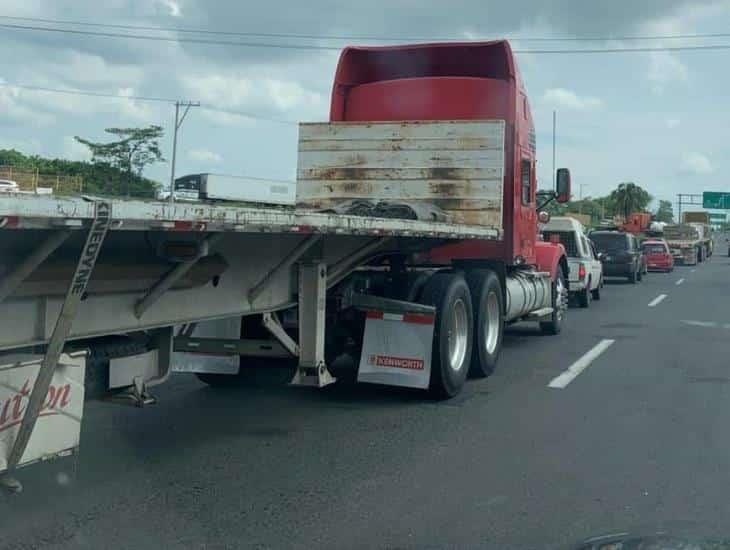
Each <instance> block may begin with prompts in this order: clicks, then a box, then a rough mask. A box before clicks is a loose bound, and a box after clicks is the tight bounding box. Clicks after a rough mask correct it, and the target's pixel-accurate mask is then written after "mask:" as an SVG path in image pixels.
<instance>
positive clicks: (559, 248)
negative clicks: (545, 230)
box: [535, 242, 568, 284]
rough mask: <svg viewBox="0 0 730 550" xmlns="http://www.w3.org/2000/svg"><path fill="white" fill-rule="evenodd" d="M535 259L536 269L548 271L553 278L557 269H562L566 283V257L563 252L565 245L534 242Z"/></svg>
mask: <svg viewBox="0 0 730 550" xmlns="http://www.w3.org/2000/svg"><path fill="white" fill-rule="evenodd" d="M535 260H536V261H537V269H538V270H539V271H544V272H548V273H550V277H551V278H553V279H555V275H556V273H557V272H558V269H562V270H563V275H564V276H565V282H566V284H567V282H568V258H567V256H566V254H565V247H563V245H562V244H554V243H546V242H537V243H535Z"/></svg>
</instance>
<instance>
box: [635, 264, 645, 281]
mask: <svg viewBox="0 0 730 550" xmlns="http://www.w3.org/2000/svg"><path fill="white" fill-rule="evenodd" d="M643 278H644V268H643V267H641V266H639V271H637V272H636V280H637V281H639V282H641V281H642V279H643Z"/></svg>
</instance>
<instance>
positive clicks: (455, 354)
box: [420, 272, 474, 398]
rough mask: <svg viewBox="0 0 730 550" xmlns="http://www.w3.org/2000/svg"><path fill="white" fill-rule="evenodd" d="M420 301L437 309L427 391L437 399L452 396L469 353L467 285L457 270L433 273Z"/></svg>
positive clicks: (459, 384) (471, 330)
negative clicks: (455, 271) (454, 271)
mask: <svg viewBox="0 0 730 550" xmlns="http://www.w3.org/2000/svg"><path fill="white" fill-rule="evenodd" d="M420 302H421V303H423V304H427V305H431V306H434V307H435V308H436V325H435V327H434V333H433V348H432V352H431V378H430V382H429V391H430V392H431V394H432V395H434V396H435V397H437V398H449V397H453V396H455V395H456V394H457V393H459V391H461V388H462V386H463V385H464V381H465V380H466V375H467V371H468V370H469V361H470V360H471V356H472V351H471V350H472V340H473V334H474V328H473V327H474V319H473V312H472V299H471V293H470V292H469V286H468V285H467V284H466V281H465V280H464V277H463V276H462V275H461V274H459V273H449V272H442V273H436V274H435V275H433V276H432V277H431V278H430V279H429V280H428V282H427V283H426V285H425V286H424V288H423V292H422V294H421V300H420Z"/></svg>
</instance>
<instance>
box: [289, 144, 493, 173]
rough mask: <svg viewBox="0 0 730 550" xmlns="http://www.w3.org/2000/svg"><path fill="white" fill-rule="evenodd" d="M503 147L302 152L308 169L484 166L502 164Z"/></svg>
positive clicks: (301, 157) (301, 154)
mask: <svg viewBox="0 0 730 550" xmlns="http://www.w3.org/2000/svg"><path fill="white" fill-rule="evenodd" d="M502 161H503V155H502V151H501V150H490V149H485V150H484V151H463V150H452V151H300V153H299V167H300V168H302V169H308V168H345V167H347V168H379V169H382V168H403V167H409V168H484V167H492V168H495V167H497V166H501V165H502Z"/></svg>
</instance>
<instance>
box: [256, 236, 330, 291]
mask: <svg viewBox="0 0 730 550" xmlns="http://www.w3.org/2000/svg"><path fill="white" fill-rule="evenodd" d="M321 240H322V235H310V236H309V237H307V238H306V239H304V240H303V241H302V242H300V243H299V244H298V245H297V246H296V247H295V248H294V250H292V251H291V252H290V253H289V254H288V255H287V256H286V257H285V258H284V259H283V260H281V262H279V263H278V264H277V265H276V266H274V268H273V269H271V271H269V272H268V273H266V274H265V275H264V276H263V277H262V278H261V280H260V281H259V282H258V283H256V284H255V285H254V286H252V287H251V290H249V291H248V301H249V303H253V302H254V300H256V298H258V297H259V296H260V295H261V293H262V292H263V291H264V290H266V287H267V286H268V285H269V282H270V281H271V280H272V279H273V278H274V277H275V276H276V275H277V274H279V273H281V272H282V271H284V270H285V269H289V268H290V267H291V266H293V265H294V264H295V263H296V262H297V261H298V260H299V258H301V257H302V256H303V255H304V254H305V253H306V252H307V250H309V249H310V248H312V247H313V246H314V245H315V244H317V243H318V242H319V241H321Z"/></svg>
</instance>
